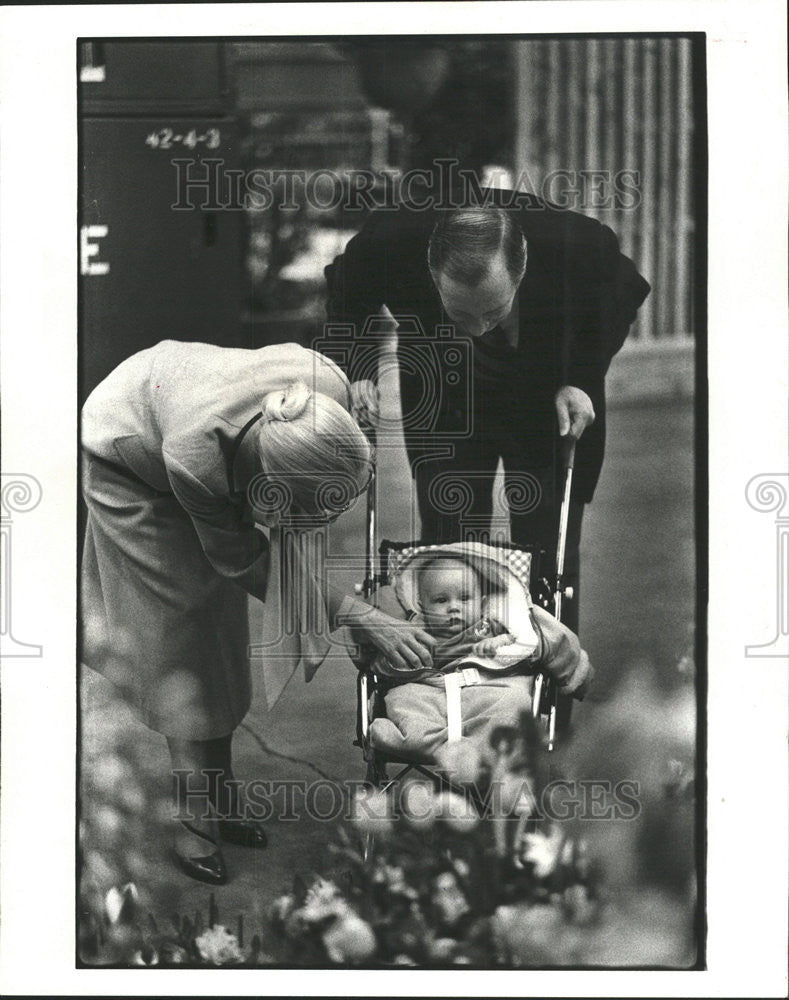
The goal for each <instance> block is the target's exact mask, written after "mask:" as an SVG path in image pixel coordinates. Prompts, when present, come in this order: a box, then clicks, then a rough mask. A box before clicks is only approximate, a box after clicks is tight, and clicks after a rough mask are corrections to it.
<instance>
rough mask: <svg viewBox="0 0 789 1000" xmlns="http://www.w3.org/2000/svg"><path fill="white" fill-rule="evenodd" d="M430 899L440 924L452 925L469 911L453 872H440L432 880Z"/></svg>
mask: <svg viewBox="0 0 789 1000" xmlns="http://www.w3.org/2000/svg"><path fill="white" fill-rule="evenodd" d="M432 888H433V891H432V893H431V896H430V901H431V903H432V904H433V908H434V910H435V912H436V915H437V916H438V919H439V922H440V923H441V925H442V926H445V927H452V926H453V925H454V924H456V923H457V922H458V920H460V918H461V917H462V916H464V915H465V914H466V913H468V911H469V905H468V902H467V901H466V897H465V896H464V895H463V893H462V891H461V889H460V886H459V885H458V883H457V879H456V878H455V875H454V873H453V872H442V873H441V874H440V875H437V876H436V878H435V879H434V880H433V887H432Z"/></svg>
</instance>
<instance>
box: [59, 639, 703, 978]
mask: <svg viewBox="0 0 789 1000" xmlns="http://www.w3.org/2000/svg"><path fill="white" fill-rule="evenodd" d="M85 641H86V644H87V647H88V648H91V649H92V650H93V651H94V652H95V651H96V650H97V649H101V648H102V647H104V648H105V650H106V655H107V656H108V657H114V658H116V659H119V660H121V661H124V662H128V663H129V664H131V662H132V660H133V657H132V655H131V653H132V651H131V650H129V649H127V648H126V645H125V644H124V642H123V637H122V636H121V637H117V636H114V637H112V640H110V638H109V637H108V636H107V635H106V634H105V633H104V632H102V630H101V628H100V627H99V626H98V625H97V624H96V623H95V622H92V621H90V620H89V621H88V622H87V627H86V640H85ZM115 697H116V698H117V703H115V702H112V701H111V702H110V703H108V704H107V705H105V706H103V711H104V713H105V715H106V729H105V731H104V733H103V745H102V746H101V747H99V748H95V747H94V748H92V752H91V748H87V750H86V752H85V753H84V754H83V771H82V796H81V801H82V809H81V815H80V821H81V822H80V846H79V851H80V857H79V902H78V942H79V945H78V950H79V958H80V960H81V961H82V962H83V963H85V964H91V965H107V964H111V965H179V966H191V965H198V966H200V965H284V966H287V967H293V966H315V967H328V966H332V965H334V966H336V965H343V966H359V965H365V966H372V965H374V966H400V965H403V966H421V967H441V968H443V967H453V966H462V965H467V966H468V965H471V966H476V967H483V968H512V967H534V966H557V967H561V966H609V967H610V966H621V967H628V966H657V967H666V968H689V967H692V966H693V965H694V963H695V961H696V949H697V942H696V937H695V934H696V919H697V911H696V866H697V854H696V844H697V836H696V834H697V830H696V825H695V823H696V796H695V792H696V776H695V766H694V762H695V745H696V702H695V696H694V685H693V665H692V662H691V660H690V658H689V657H684V658H683V660H682V661H681V663H680V665H679V667H678V669H677V670H676V671H675V672H674V685H673V688H671V689H668V690H667V688H666V685H665V684H664V685H660V684H658V683H657V679H656V677H655V676H654V675H653V673H652V672H650V671H649V670H648V669H646V668H643V667H638V668H635V669H633V670H632V671H630V672H629V674H628V676H627V681H626V683H625V684H624V686H623V687H622V688H621V690H620V691H619V692H618V693H617V694H616V695H615V696H614V697H613V698H612V700H611V701H610V702H608V703H606V704H603V705H599V706H595V708H594V711H592V712H589V713H588V714H587V717H586V719H585V721H584V726H583V728H582V730H581V731H580V732H579V733H577V734H576V735H575V736H574V737H573V738H571V739H569V740H568V741H567V742H566V744H564V745H563V746H561V747H560V749H559V750H557V751H556V752H554V753H553V754H550V755H548V754H546V752H545V750H544V749H543V744H544V740H543V737H542V735H541V733H540V732H539V731H538V729H537V727H536V726H535V723H534V722H533V720H532V719H531V717H530V716H524V717H523V719H522V720H521V725H520V727H518V728H511V727H499V728H498V729H496V730H495V731H494V733H493V734H492V737H491V745H492V749H493V751H494V758H495V759H494V763H493V765H492V767H490V766H488V769H487V770H486V768H485V765H484V763H483V762H481V759H480V755H479V753H478V752H477V751H475V750H473V748H471V747H468V746H465V745H464V744H461V745H459V746H458V747H457V749H455V750H453V751H452V752H451V753H447V754H445V755H444V756H443V757H442V759H441V764H442V767H443V768H444V770H445V772H446V773H447V774H448V776H449V777H450V778H451V779H452V780H453V782H454V789H453V790H446V789H445V790H443V791H440V790H437V789H435V788H434V786H433V785H432V784H430V783H428V782H426V781H424V780H422V779H421V778H419V779H408V780H406V781H404V782H402V783H400V784H399V785H397V786H394V787H392V788H388V789H387V790H380V789H376V788H368V789H366V790H364V791H363V792H362V793H360V794H359V795H358V796H357V797H356V799H355V800H354V803H353V810H352V822H351V825H350V827H348V828H345V827H340V828H338V831H337V838H336V841H335V842H334V843H333V844H331V845H330V849H329V852H328V855H327V862H326V864H325V866H324V869H323V870H322V871H321V872H319V873H315V874H314V875H312V876H311V877H310V879H309V880H308V881H307V882H304V881H302V880H300V879H298V878H297V879H296V880H295V882H294V884H293V887H292V888H291V889H290V890H289V891H286V892H284V893H283V895H282V896H281V897H280V898H279V899H278V900H277V901H276V903H275V904H274V906H273V908H272V909H271V911H270V913H269V914H268V917H267V918H266V919H265V920H263V921H261V922H260V925H259V926H256V927H255V930H256V933H255V934H254V936H253V937H252V939H251V940H250V941H245V936H244V932H245V926H246V928H247V929H249V927H250V926H251V923H250V920H249V919H248V918H247V917H245V916H244V915H241V916H239V917H238V920H237V922H236V926H234V927H233V928H232V929H231V928H229V927H228V926H227V925H226V924H222V923H220V920H219V914H218V912H217V907H216V904H215V902H214V897H213V895H211V896H210V897H209V899H208V904H207V907H206V908H205V913H204V914H201V913H195V914H193V915H188V916H187V915H184V914H179V913H172V914H171V913H168V912H167V911H166V910H165V912H164V913H162V912H161V907H162V900H164V899H177V898H178V895H179V892H178V881H179V880H180V879H182V878H183V876H180V875H179V874H178V873H177V872H176V870H175V868H173V869H172V871H171V874H170V875H165V876H162V875H161V873H162V866H161V865H158V864H157V865H156V866H155V870H156V873H157V876H156V878H157V880H156V882H155V883H153V884H152V881H151V877H150V873H149V872H150V869H149V863H148V861H147V860H146V857H145V855H144V854H143V853H142V851H143V850H145V845H146V842H147V841H149V840H154V842H155V841H156V840H157V839H166V838H167V836H168V831H167V829H166V827H167V825H168V824H170V823H171V822H172V818H171V816H172V805H171V802H170V795H169V788H167V789H166V788H164V787H162V785H161V779H162V777H164V773H165V768H163V767H162V763H163V762H162V761H161V760H156V759H152V758H151V755H150V752H149V751H146V750H145V749H144V748H142V747H140V746H139V745H138V743H137V742H135V740H134V739H133V737H132V736H131V734H130V732H129V727H128V726H127V725H126V724H124V713H123V711H122V707H121V695H120V694H118V695H117V696H115ZM557 778H561V779H563V780H564V781H565V782H566V783H568V787H570V788H576V789H577V788H583V787H591V785H592V784H594V783H602V784H603V785H605V786H606V787H607V788H608V789H609V791H610V789H611V788H616V787H618V786H619V784H620V783H622V782H627V783H629V784H630V787H631V790H632V789H633V788H635V792H634V793H633V794H632V796H631V799H632V802H633V804H634V805H635V806H636V807H637V808H635V809H633V810H631V812H630V813H629V814H621V815H619V816H616V815H606V816H604V817H601V816H599V815H598V818H594V809H593V808H591V809H590V808H589V805H588V803H587V805H586V807H585V808H582V809H580V810H577V811H576V812H575V813H568V814H567V816H566V818H565V817H563V816H560V815H558V814H557V812H556V810H555V809H554V810H553V811H549V810H547V809H546V807H545V806H546V801H547V799H546V795H547V793H548V791H549V790H550V789H551V788H554V789H555V788H556V787H557V784H556V779H557ZM584 783H586V785H585V784H584ZM576 800H577V796H576ZM590 801H591V800H590ZM554 805H555V803H554ZM157 826H161V835H162V836H161V838H157V837H152V833H153V832H154V831H155V829H156V827H157ZM365 841H366V842H367V843H368V844H370V843H372V851H371V853H370V856H369V857H368V859H367V860H366V861H365V860H363V856H362V852H361V850H360V842H365ZM264 870H265V869H264ZM168 880H169V881H168ZM250 902H251V904H252V907H253V910H254V911H256V912H259V908H258V906H257V905H256V902H255V899H254V898H253V899H252V900H251V901H250Z"/></svg>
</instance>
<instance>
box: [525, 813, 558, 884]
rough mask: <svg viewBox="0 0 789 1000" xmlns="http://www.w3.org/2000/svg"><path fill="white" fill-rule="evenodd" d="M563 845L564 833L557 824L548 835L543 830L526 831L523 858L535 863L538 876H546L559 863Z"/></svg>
mask: <svg viewBox="0 0 789 1000" xmlns="http://www.w3.org/2000/svg"><path fill="white" fill-rule="evenodd" d="M563 847H564V835H563V834H562V831H561V830H560V829H559V828H558V827H557V826H554V827H552V828H551V829H550V832H549V833H548V835H547V836H546V834H544V833H542V832H541V831H536V832H535V833H526V834H524V835H523V839H522V841H521V859H522V860H523V861H526V862H529V863H530V864H532V865H534V874H535V875H536V877H537V878H545V877H546V876H547V875H550V874H551V872H552V871H553V870H554V868H555V867H556V865H557V864H558V862H559V859H560V856H561V853H562V848H563Z"/></svg>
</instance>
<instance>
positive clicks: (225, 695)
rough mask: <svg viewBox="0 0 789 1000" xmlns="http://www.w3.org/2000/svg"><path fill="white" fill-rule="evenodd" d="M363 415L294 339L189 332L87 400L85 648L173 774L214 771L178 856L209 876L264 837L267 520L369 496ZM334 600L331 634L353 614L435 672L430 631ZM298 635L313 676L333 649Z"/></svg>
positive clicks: (216, 876)
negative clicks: (246, 781) (242, 742)
mask: <svg viewBox="0 0 789 1000" xmlns="http://www.w3.org/2000/svg"><path fill="white" fill-rule="evenodd" d="M349 409H350V387H349V384H348V380H347V379H346V377H345V375H344V374H343V373H342V372H341V371H340V369H339V368H338V367H337V366H336V365H335V364H333V362H331V361H329V360H328V359H327V358H325V357H323V356H321V355H318V354H316V353H314V352H313V351H310V350H307V349H305V348H302V347H299V346H298V345H296V344H284V345H277V346H272V347H264V348H261V349H259V350H236V349H228V348H221V347H214V346H211V345H207V344H190V343H182V342H179V341H163V342H162V343H160V344H158V345H157V346H155V347H153V348H150V349H149V350H146V351H142V352H141V353H139V354H136V355H134V356H133V357H131V358H129V359H128V360H126V361H124V362H123V363H122V364H121V365H120V366H119V367H118V368H116V369H115V371H114V372H112V373H111V374H110V375H109V376H108V377H107V378H106V379H105V380H104V382H102V383H101V384H100V385H99V386H98V387H97V388H96V389H95V390H94V391H93V393H92V394H91V395H90V397H89V398H88V400H87V402H86V403H85V406H84V408H83V412H82V447H83V456H84V473H83V492H84V496H85V501H86V504H87V508H88V518H87V526H86V535H85V546H84V553H83V564H82V575H83V583H82V603H81V607H82V621H83V644H82V645H83V656H82V659H83V662H85V663H86V664H88V665H89V666H90V667H92V668H94V669H95V670H97V671H99V672H100V673H102V674H103V675H104V676H105V677H107V678H108V679H109V680H111V681H113V682H114V683H115V684H116V685H117V686H118V687H119V688H120V689H122V691H123V693H124V696H125V697H126V699H127V700H128V702H129V704H130V705H131V706H132V708H133V709H134V710H135V712H136V713H137V715H138V716H139V717H140V718H141V719H142V720H143V721H144V722H145V724H146V725H147V726H149V727H150V728H151V729H153V730H155V731H157V732H159V733H162V734H163V735H164V736H165V737H166V738H167V743H168V746H169V749H170V755H171V759H172V765H173V769H174V771H179V772H188V773H190V774H196V775H200V774H201V772H206V771H211V772H215V773H216V774H217V775H218V780H217V781H216V782H215V783H214V785H213V787H212V792H211V796H210V798H211V808H212V810H213V813H212V815H213V816H215V817H219V818H218V820H216V821H215V819H210V820H208V821H206V820H200V819H195V818H192V819H190V820H187V821H184V822H183V823H181V824H180V825H178V826H177V827H176V830H177V833H176V838H175V855H176V861H177V863H178V865H179V866H180V867H181V868H182V870H183V871H185V872H186V873H187V874H189V875H191V876H192V877H194V878H198V879H201V880H203V881H207V882H212V883H221V882H223V881H224V880H225V878H226V869H225V865H224V861H223V858H222V853H221V849H220V846H219V843H218V839H219V835H221V837H222V838H223V839H225V840H228V841H231V842H234V843H242V844H246V845H248V846H253V847H262V846H264V845H265V842H266V834H265V832H264V830H263V827H262V825H261V824H260V823H258V822H255V821H253V820H249V819H246V818H243V817H242V816H241V815H239V803H238V801H237V799H236V798H235V793H234V792H233V786H232V784H227V782H231V781H232V778H233V774H232V764H231V741H232V735H233V731H234V730H235V729H236V727H237V726H238V725H239V723H240V722H241V720H242V719H243V718H244V716H245V715H246V712H247V710H248V708H249V705H250V698H251V681H250V664H249V644H250V638H249V625H248V619H247V595H248V594H252V595H253V596H254V597H257V598H259V599H260V600H264V601H265V600H267V601H268V602H269V603H270V604H272V607H275V606H276V605H275V602H274V597H275V596H276V595H277V594H278V593H279V589H278V588H279V584H280V580H273V579H271V577H272V576H273V575H275V574H276V572H277V563H278V560H276V559H275V558H274V556H275V554H278V553H275V538H276V536H277V534H278V533H277V532H274V531H272V532H271V533H270V536H269V538H267V537H266V535H265V534H264V533H263V532H262V531H260V530H258V529H257V527H256V522H258V523H259V524H263V525H266V526H268V527H273V526H274V525H275V524H276V523H277V520H278V519H279V518H281V517H283V516H289V517H291V518H292V523H293V524H295V525H297V526H298V525H299V524H301V525H302V526H303V527H304V528H306V529H309V528H310V527H311V526H312V525H314V524H315V523H316V522H318V523H327V522H328V521H331V520H333V519H334V518H335V517H336V516H339V514H340V513H342V511H343V509H346V508H347V507H348V506H349V505H350V504H351V503H352V502H353V500H354V499H355V498H356V497H357V496H358V495H359V494H360V493H362V492H364V490H365V489H366V487H367V485H368V483H369V480H370V471H371V452H370V446H369V443H368V441H367V438H366V437H365V436H364V434H363V433H362V431H361V430H360V429H359V427H358V425H357V424H356V422H355V421H354V420H353V418H352V417H351V416H350V414H349ZM289 565H291V566H292V560H291V562H290V563H289ZM312 584H313V585H314V586H319V584H318V583H317V581H314V580H313V581H312ZM298 592H299V593H302V592H303V591H302V588H298ZM320 596H321V598H322V600H320V601H319V603H320V604H321V605H322V611H323V612H324V614H325V618H326V622H327V624H328V626H329V627H332V626H333V625H335V624H337V623H338V621H341V620H342V621H350V622H352V623H353V624H354V625H355V626H356V627H357V628H358V630H359V632H360V633H361V634H362V637H363V638H365V639H366V640H368V641H369V642H371V643H372V644H373V645H374V646H376V647H377V648H378V649H379V650H380V651H381V652H382V653H383V654H384V655H386V656H387V657H388V658H390V659H392V660H393V661H394V662H395V663H399V664H400V665H401V668H402V669H407V668H408V667H409V666H414V667H418V666H423V665H424V666H429V665H430V663H431V658H430V650H431V648H432V645H433V640H432V638H431V637H430V636H429V635H428V634H427V633H426V632H425V631H424V630H422V629H420V628H407V629H403V627H402V623H399V622H398V623H395V622H394V621H393V620H392V619H390V618H388V616H386V615H384V614H382V613H381V612H378V611H375V610H373V609H371V608H370V607H369V606H368V605H366V604H364V603H363V602H360V601H357V600H355V599H353V598H351V597H348V596H344V595H342V594H337V593H334V592H333V591H332V590H331V589H330V588H321V590H320ZM302 611H303V609H298V608H297V613H299V614H301V613H302ZM269 622H270V624H271V627H272V628H274V629H276V627H277V623H276V622H271V618H269ZM298 631H299V633H300V635H299V636H297V637H296V645H297V647H298V648H296V649H293V648H291V650H290V653H291V659H294V660H295V663H297V662H299V661H301V662H302V663H303V665H304V669H305V673H306V675H307V679H309V677H310V676H311V674H312V673H314V671H315V669H317V666H318V665H319V663H320V661H321V659H322V657H323V656H325V653H326V651H327V648H328V645H327V644H326V643H325V642H324V643H323V645H321V643H320V641H316V640H315V639H314V637H310V636H309V635H307V634H305V630H304V629H299V630H298ZM307 631H308V630H307ZM274 638H275V637H274ZM299 643H300V645H299ZM272 649H273V650H274V651H275V655H272V657H271V658H270V659H271V664H270V666H271V670H272V678H273V680H272V685H273V689H274V694H273V696H272V693H271V692H269V691H268V690H267V697H268V700H269V702H271V701H272V700H275V698H276V696H277V694H278V692H279V690H281V687H282V686H284V684H283V681H282V671H283V669H285V670H286V671H290V672H292V671H293V669H295V663H288V662H284V663H283V657H284V659H285V660H286V661H287V659H288V657H287V655H286V654H282V653H281V652H279V651H277V647H272ZM264 676H265V675H264ZM287 676H290V673H287ZM265 683H266V685H267V687H268V684H269V681H268V679H266V680H265Z"/></svg>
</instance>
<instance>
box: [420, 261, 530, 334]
mask: <svg viewBox="0 0 789 1000" xmlns="http://www.w3.org/2000/svg"><path fill="white" fill-rule="evenodd" d="M433 280H434V282H435V285H436V288H437V289H438V294H439V295H440V296H441V301H442V303H443V305H444V311H445V312H446V314H447V316H448V317H449V318H450V319H451V320H452V322H453V323H455V325H456V326H457V328H458V333H462V334H465V335H466V336H470V337H481V336H482V334H483V333H487V332H488V330H492V329H493V327H494V326H496V325H497V324H499V323H503V322H504V320H505V319H506V318H507V317H508V316H509V314H510V313H511V312H512V307H513V305H514V303H515V296H516V295H517V293H518V287H519V284H520V282H516V281H513V280H512V278H511V277H510V274H509V272H508V271H507V267H506V265H505V263H504V258H503V255H502V254H499V255H498V256H497V257H494V259H493V261H492V262H491V267H490V270H489V271H488V273H487V274H486V275H485V277H484V278H483V279H482V281H481V282H480V283H479V284H478V285H477V286H476V287H475V288H469V287H467V286H466V285H461V284H459V283H458V282H457V281H454V280H453V279H452V278H449V277H447V276H446V275H444V274H440V273H437V274H434V275H433Z"/></svg>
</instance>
